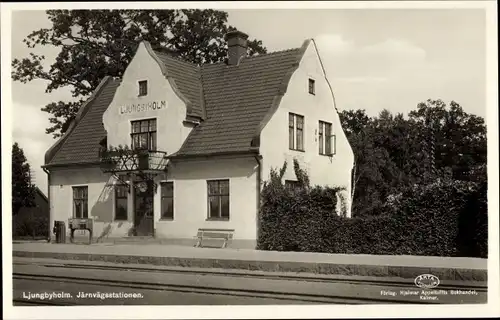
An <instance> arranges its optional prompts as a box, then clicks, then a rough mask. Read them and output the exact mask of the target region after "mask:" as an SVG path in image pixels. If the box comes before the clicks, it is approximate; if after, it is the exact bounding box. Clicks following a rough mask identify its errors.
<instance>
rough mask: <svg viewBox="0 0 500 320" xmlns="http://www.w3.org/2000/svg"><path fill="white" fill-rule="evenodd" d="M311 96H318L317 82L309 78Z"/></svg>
mask: <svg viewBox="0 0 500 320" xmlns="http://www.w3.org/2000/svg"><path fill="white" fill-rule="evenodd" d="M309 94H312V95H315V94H316V81H314V79H311V78H309Z"/></svg>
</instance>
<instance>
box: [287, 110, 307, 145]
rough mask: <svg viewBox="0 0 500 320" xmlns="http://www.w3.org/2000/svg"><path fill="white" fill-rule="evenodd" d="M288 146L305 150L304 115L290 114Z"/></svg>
mask: <svg viewBox="0 0 500 320" xmlns="http://www.w3.org/2000/svg"><path fill="white" fill-rule="evenodd" d="M288 147H289V149H290V150H299V151H304V117H303V116H300V115H298V114H294V113H290V114H289V115H288Z"/></svg>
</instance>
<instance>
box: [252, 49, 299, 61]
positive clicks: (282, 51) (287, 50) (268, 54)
mask: <svg viewBox="0 0 500 320" xmlns="http://www.w3.org/2000/svg"><path fill="white" fill-rule="evenodd" d="M300 49H301V48H299V47H297V48H288V49H283V50H278V51H273V52H266V53H259V54H257V55H254V56H246V57H245V59H251V58H259V57H267V56H272V55H275V54H280V53H287V52H292V51H298V50H300Z"/></svg>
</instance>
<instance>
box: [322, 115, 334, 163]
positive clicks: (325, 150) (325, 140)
mask: <svg viewBox="0 0 500 320" xmlns="http://www.w3.org/2000/svg"><path fill="white" fill-rule="evenodd" d="M318 144H319V154H323V155H333V154H335V135H333V134H332V124H331V123H328V122H324V121H320V122H319V133H318Z"/></svg>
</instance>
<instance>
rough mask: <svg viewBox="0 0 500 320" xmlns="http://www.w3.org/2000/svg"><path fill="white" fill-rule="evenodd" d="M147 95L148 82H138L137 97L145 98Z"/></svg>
mask: <svg viewBox="0 0 500 320" xmlns="http://www.w3.org/2000/svg"><path fill="white" fill-rule="evenodd" d="M147 94H148V81H147V80H143V81H139V96H146V95H147Z"/></svg>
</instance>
